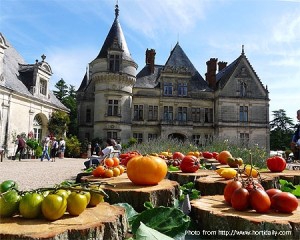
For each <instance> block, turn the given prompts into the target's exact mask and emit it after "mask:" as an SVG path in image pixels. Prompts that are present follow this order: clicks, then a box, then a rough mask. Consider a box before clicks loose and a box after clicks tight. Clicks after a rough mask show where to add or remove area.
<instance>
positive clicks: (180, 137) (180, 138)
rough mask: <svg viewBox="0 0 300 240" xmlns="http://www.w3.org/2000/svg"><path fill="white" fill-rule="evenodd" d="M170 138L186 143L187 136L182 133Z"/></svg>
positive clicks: (170, 135) (171, 135)
mask: <svg viewBox="0 0 300 240" xmlns="http://www.w3.org/2000/svg"><path fill="white" fill-rule="evenodd" d="M168 138H171V139H177V140H178V141H181V142H184V141H185V140H186V136H185V135H183V134H181V133H171V134H169V136H168Z"/></svg>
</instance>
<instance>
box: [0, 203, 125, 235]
mask: <svg viewBox="0 0 300 240" xmlns="http://www.w3.org/2000/svg"><path fill="white" fill-rule="evenodd" d="M0 223H1V228H0V239H1V240H4V239H10V240H20V239H31V240H38V239H47V240H54V239H55V240H68V239H70V240H75V239H78V240H79V239H80V240H85V239H97V240H98V239H104V240H107V239H115V240H117V239H124V238H125V235H126V233H127V230H128V222H127V218H126V214H125V209H124V208H122V207H118V206H112V205H109V204H108V203H100V204H98V205H97V206H96V207H93V208H87V209H86V210H84V212H83V213H81V214H80V215H79V216H77V217H73V216H70V215H69V214H68V213H65V215H64V216H63V217H62V218H61V219H58V220H56V221H48V220H46V219H32V220H31V219H25V218H22V217H20V216H15V217H12V218H1V219H0Z"/></svg>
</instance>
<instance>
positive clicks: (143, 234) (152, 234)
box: [135, 222, 173, 240]
mask: <svg viewBox="0 0 300 240" xmlns="http://www.w3.org/2000/svg"><path fill="white" fill-rule="evenodd" d="M135 239H136V240H149V239H151V240H156V239H157V240H172V239H173V238H170V237H168V236H167V235H165V234H162V233H160V232H158V231H156V230H155V229H152V228H149V227H147V226H146V225H145V224H144V223H142V222H141V223H140V226H139V228H138V229H137V231H136V234H135Z"/></svg>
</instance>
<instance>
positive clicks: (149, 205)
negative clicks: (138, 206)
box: [144, 202, 153, 209]
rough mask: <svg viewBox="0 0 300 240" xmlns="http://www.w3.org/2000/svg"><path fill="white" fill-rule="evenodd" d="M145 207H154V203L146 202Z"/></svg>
mask: <svg viewBox="0 0 300 240" xmlns="http://www.w3.org/2000/svg"><path fill="white" fill-rule="evenodd" d="M144 207H145V208H147V209H152V208H153V205H152V203H151V202H144Z"/></svg>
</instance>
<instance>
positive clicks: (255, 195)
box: [250, 188, 271, 213]
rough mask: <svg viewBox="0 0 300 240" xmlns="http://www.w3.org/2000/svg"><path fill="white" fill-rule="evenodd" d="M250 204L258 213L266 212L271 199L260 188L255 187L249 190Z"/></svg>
mask: <svg viewBox="0 0 300 240" xmlns="http://www.w3.org/2000/svg"><path fill="white" fill-rule="evenodd" d="M250 205H251V207H252V208H253V209H254V210H255V211H256V212H258V213H266V212H268V211H269V210H270V207H271V200H270V197H269V195H268V194H267V193H266V192H265V191H264V190H262V189H259V188H256V189H253V190H252V191H251V192H250Z"/></svg>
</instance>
